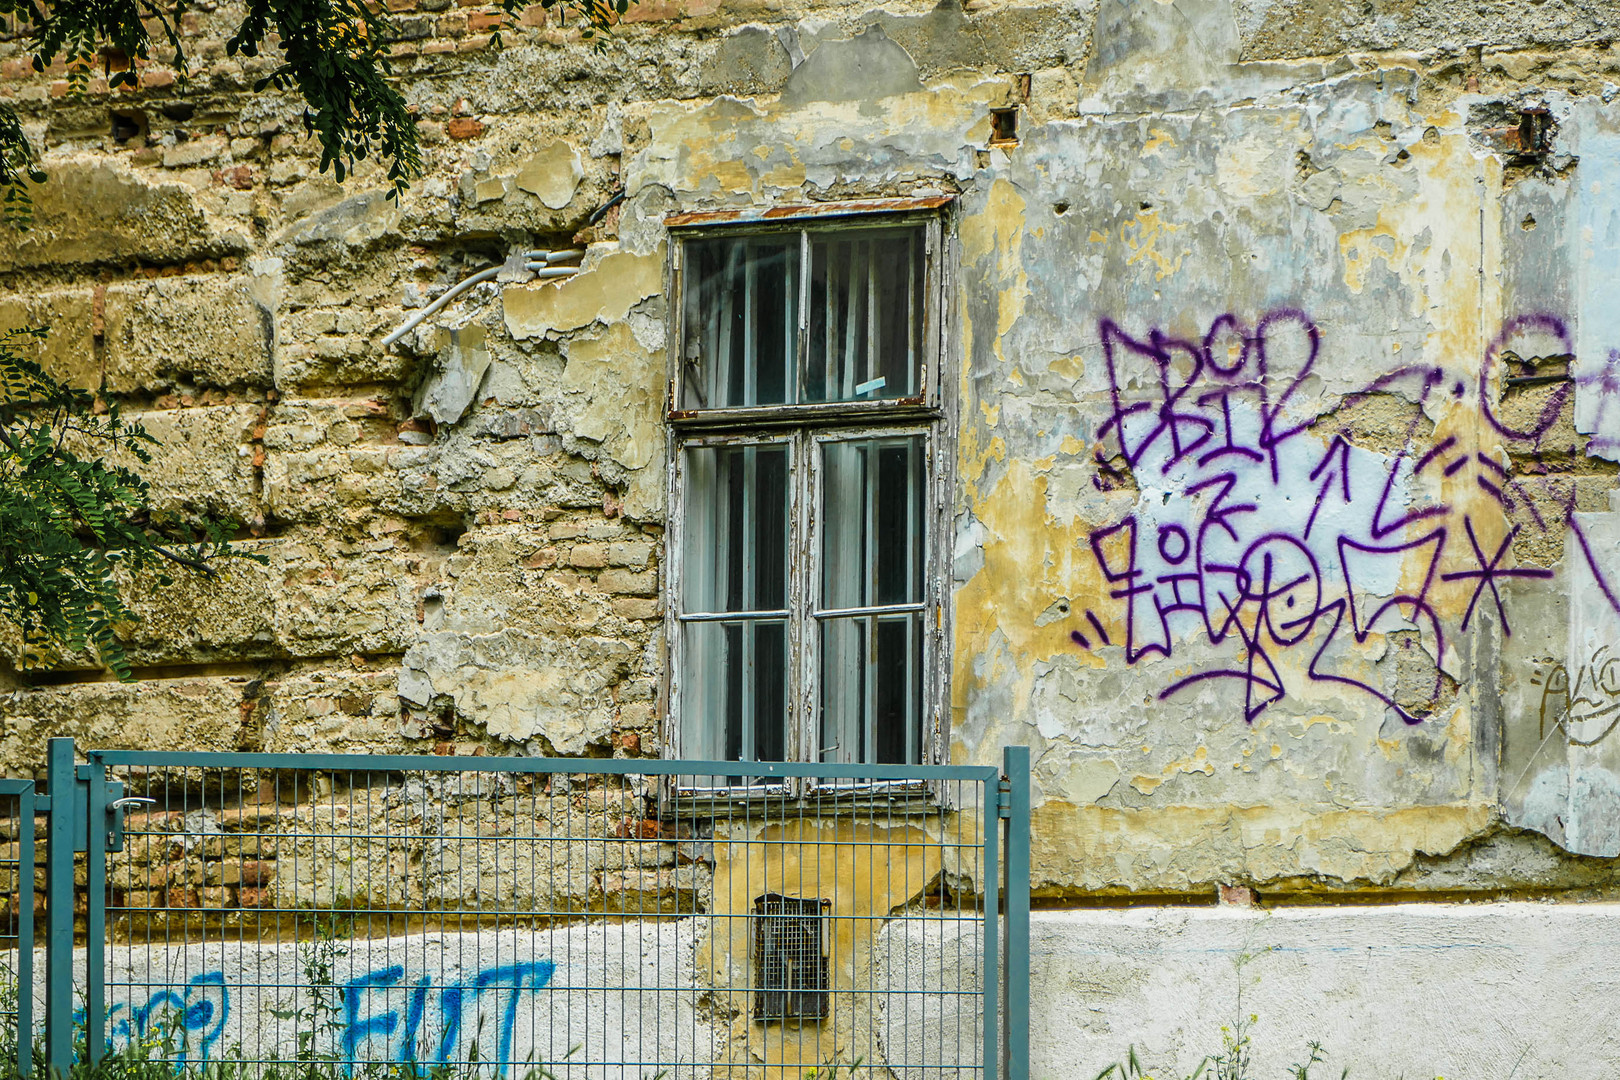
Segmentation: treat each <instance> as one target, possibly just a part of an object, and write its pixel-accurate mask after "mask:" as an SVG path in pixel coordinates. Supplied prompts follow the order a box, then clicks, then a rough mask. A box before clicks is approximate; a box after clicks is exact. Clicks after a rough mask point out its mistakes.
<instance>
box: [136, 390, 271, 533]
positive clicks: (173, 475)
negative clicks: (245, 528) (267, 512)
mask: <svg viewBox="0 0 1620 1080" xmlns="http://www.w3.org/2000/svg"><path fill="white" fill-rule="evenodd" d="M132 418H133V419H137V420H139V421H140V423H141V425H142V426H143V427H145V428H146V430H147V432H148V433H149V434H151V435H152V436H153V437H154V438H156V439H157V446H155V447H149V448H148V450H149V452H150V453H151V455H152V461H151V464H149V465H145V466H137V467H138V469H139V471H140V473H141V475H142V476H144V477H146V479H148V480H150V481H151V482H152V505H153V508H154V509H156V510H160V511H167V512H174V511H180V510H182V509H184V508H187V507H195V508H200V509H206V510H208V511H210V512H212V513H216V514H226V515H229V516H231V517H234V518H236V519H237V520H238V521H252V520H255V519H257V518H259V517H262V516H263V514H262V511H261V509H260V504H259V498H258V493H257V491H256V487H257V485H256V483H255V477H254V468H253V449H254V448H253V445H252V443H253V432H254V428H255V427H256V426H257V425H258V423H259V407H258V406H257V405H216V406H204V407H198V408H191V409H165V410H156V411H152V412H146V413H140V414H138V415H134V414H132ZM132 464H133V463H132Z"/></svg>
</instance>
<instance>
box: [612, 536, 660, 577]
mask: <svg viewBox="0 0 1620 1080" xmlns="http://www.w3.org/2000/svg"><path fill="white" fill-rule="evenodd" d="M652 553H653V545H652V544H651V543H649V542H647V541H645V540H633V541H625V542H622V543H618V544H610V545H609V546H608V562H609V563H610V564H612V565H613V566H626V567H629V568H631V569H633V570H642V569H645V568H646V566H647V563H648V562H649V561H650V560H651V559H652Z"/></svg>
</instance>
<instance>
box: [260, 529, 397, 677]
mask: <svg viewBox="0 0 1620 1080" xmlns="http://www.w3.org/2000/svg"><path fill="white" fill-rule="evenodd" d="M343 548H344V546H343V545H333V544H332V543H331V541H330V538H323V537H317V536H308V537H304V536H301V537H299V538H297V539H294V540H290V541H288V542H286V543H284V544H281V545H278V547H277V550H276V555H275V560H276V561H275V567H274V572H275V574H274V576H275V581H276V586H275V598H276V607H275V634H276V640H277V642H278V643H279V644H280V647H281V648H282V649H283V650H285V652H286V653H287V654H288V655H291V656H308V657H316V656H344V655H348V654H350V653H399V652H404V651H405V649H407V648H409V647H410V645H411V643H412V641H414V640H415V637H416V635H417V633H418V624H417V621H416V597H417V592H418V590H419V588H420V586H421V584H422V581H423V579H424V578H425V576H426V574H427V573H428V572H429V571H428V568H425V567H424V566H423V565H422V561H421V559H420V558H419V557H417V556H415V555H413V554H411V553H410V552H395V551H382V552H371V551H355V550H347V551H345V550H344V549H343Z"/></svg>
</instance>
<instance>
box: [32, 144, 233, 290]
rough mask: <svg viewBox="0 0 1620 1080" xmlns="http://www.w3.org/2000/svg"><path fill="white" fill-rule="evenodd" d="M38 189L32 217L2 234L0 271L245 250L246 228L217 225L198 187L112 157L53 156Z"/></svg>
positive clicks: (178, 259) (168, 260)
mask: <svg viewBox="0 0 1620 1080" xmlns="http://www.w3.org/2000/svg"><path fill="white" fill-rule="evenodd" d="M49 173H50V179H49V180H48V181H47V182H46V183H44V184H42V185H40V186H39V187H37V188H35V189H34V190H33V197H34V222H33V225H32V227H30V228H29V229H28V230H27V231H26V232H19V231H16V230H6V232H5V234H4V235H0V272H3V271H11V270H30V269H35V268H46V267H60V266H63V265H67V264H75V263H77V264H85V263H103V262H105V263H116V264H118V265H128V264H129V263H130V261H132V260H140V261H141V262H144V263H156V264H166V263H178V262H185V261H188V260H197V259H210V258H218V257H220V256H222V255H237V254H240V253H242V252H243V251H246V250H247V247H248V235H247V230H246V229H245V228H232V227H228V226H222V225H219V224H216V223H215V222H214V221H213V220H212V218H211V217H210V216H209V214H208V213H206V212H205V211H204V209H203V206H202V202H201V200H200V198H199V197H198V195H197V193H196V191H195V190H194V189H193V188H192V187H191V186H190V185H188V184H184V183H179V182H167V181H164V182H158V183H153V182H152V181H149V180H147V179H146V178H145V177H143V176H141V175H138V174H136V173H134V172H132V171H131V170H129V169H127V168H124V167H123V166H122V165H118V164H115V163H113V162H111V161H109V160H108V159H105V158H102V159H95V158H90V157H87V156H86V157H78V156H76V157H69V158H65V159H62V160H56V161H52V162H51V164H50V169H49Z"/></svg>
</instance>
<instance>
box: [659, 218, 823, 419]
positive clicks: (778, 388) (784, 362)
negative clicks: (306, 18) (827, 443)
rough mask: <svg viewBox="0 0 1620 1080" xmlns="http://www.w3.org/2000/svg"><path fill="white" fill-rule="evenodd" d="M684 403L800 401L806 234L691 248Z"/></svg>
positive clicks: (698, 405)
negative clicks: (801, 282)
mask: <svg viewBox="0 0 1620 1080" xmlns="http://www.w3.org/2000/svg"><path fill="white" fill-rule="evenodd" d="M685 258H686V275H685V276H686V285H685V299H684V303H685V312H684V323H685V334H686V340H685V342H684V343H683V344H682V352H681V357H682V367H683V371H682V375H681V385H682V392H681V394H682V408H687V409H724V408H737V407H740V406H745V405H781V404H785V403H788V402H792V401H796V400H797V399H798V388H797V385H796V383H797V372H798V340H799V236H798V235H797V234H792V233H789V234H783V235H780V236H771V237H755V238H751V239H750V238H738V239H728V238H722V239H716V240H694V241H691V242H689V243H688V244H687V245H686V249H685Z"/></svg>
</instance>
